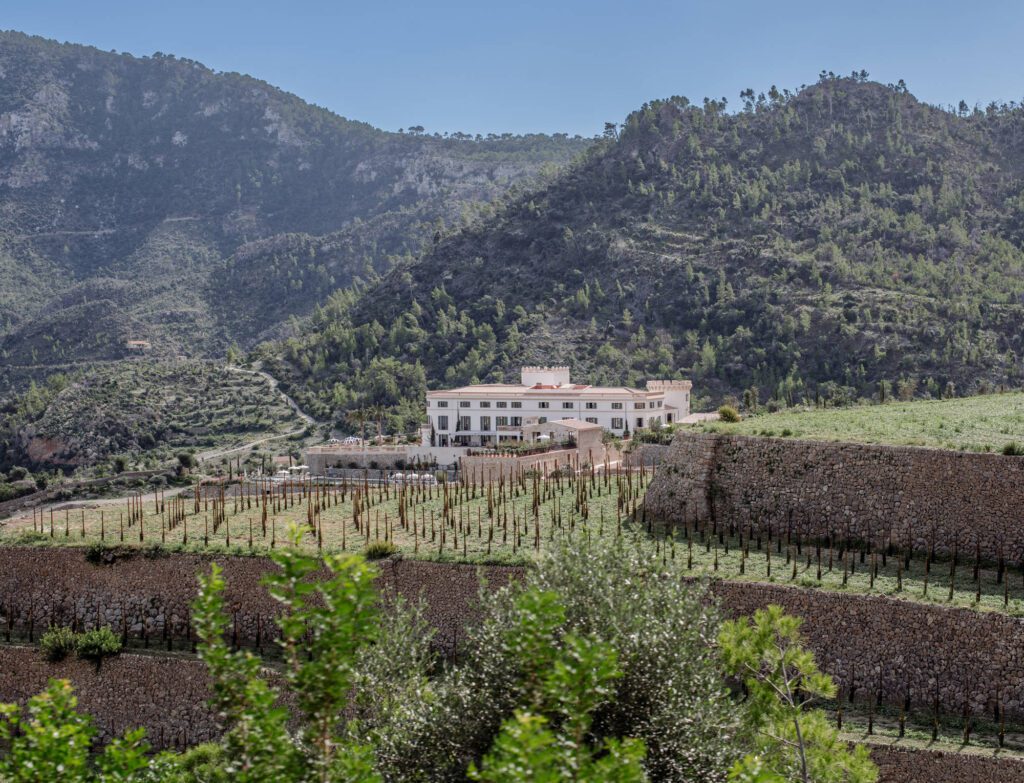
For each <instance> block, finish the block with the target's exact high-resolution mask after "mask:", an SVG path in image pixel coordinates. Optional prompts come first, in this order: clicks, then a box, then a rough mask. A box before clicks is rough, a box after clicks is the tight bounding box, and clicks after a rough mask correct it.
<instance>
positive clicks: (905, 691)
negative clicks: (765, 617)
mask: <svg viewBox="0 0 1024 783" xmlns="http://www.w3.org/2000/svg"><path fill="white" fill-rule="evenodd" d="M712 589H713V591H714V593H715V594H716V595H717V596H718V598H719V599H720V600H721V604H722V609H723V611H724V612H725V613H726V614H727V615H729V616H732V617H737V616H743V615H750V614H753V613H754V611H755V610H756V609H763V608H764V607H766V606H768V605H769V604H778V605H779V606H782V607H783V609H785V610H786V612H787V613H788V614H791V615H795V616H797V617H801V618H803V620H804V625H803V635H804V637H805V639H806V640H807V644H808V646H809V647H810V648H811V649H812V650H813V651H814V654H815V657H816V658H817V661H818V663H819V665H820V666H821V668H822V669H824V670H825V671H827V672H828V673H829V674H831V675H832V677H833V678H834V679H835V680H836V684H837V685H838V686H839V687H840V689H841V691H842V692H843V694H844V696H846V697H848V694H849V690H850V687H851V685H852V686H853V688H854V689H855V695H856V697H857V698H858V699H859V700H863V701H867V700H868V699H870V698H873V697H875V696H876V695H879V694H880V695H881V697H882V700H883V701H884V702H887V703H889V704H894V705H895V704H900V703H902V702H903V700H904V698H906V696H908V695H909V697H910V699H911V704H912V705H913V707H914V708H915V709H922V710H926V711H930V710H931V709H932V706H933V704H934V701H935V699H936V698H937V699H938V701H939V707H940V710H941V711H942V712H943V713H946V714H952V715H958V716H959V715H963V714H964V708H965V706H968V707H969V708H970V710H971V713H972V714H973V715H976V716H985V715H987V716H988V717H989V718H991V717H992V716H993V715H994V713H995V706H996V700H997V699H1001V700H1002V704H1003V708H1004V709H1005V710H1006V713H1007V715H1008V716H1012V717H1014V718H1015V719H1019V718H1022V717H1024V618H1019V617H1010V616H1009V615H1003V614H997V613H994V612H977V611H974V610H972V609H947V608H943V607H939V606H927V605H924V604H919V603H913V602H911V601H901V600H897V599H894V598H886V597H884V596H864V595H851V594H848V593H838V592H829V591H825V590H815V589H811V588H803V587H785V586H781V585H773V584H765V583H759V582H738V581H721V582H715V583H713V586H712Z"/></svg>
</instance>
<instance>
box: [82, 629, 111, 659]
mask: <svg viewBox="0 0 1024 783" xmlns="http://www.w3.org/2000/svg"><path fill="white" fill-rule="evenodd" d="M76 649H77V650H78V657H79V658H84V659H85V660H87V661H93V662H95V663H97V664H98V663H99V662H100V661H101V660H102V659H103V658H106V657H107V656H109V655H117V654H118V653H119V652H121V640H120V639H118V638H117V636H115V635H114V632H113V631H111V630H110V629H109V628H107V627H106V626H104V627H103V628H96V629H93V630H92V631H86V632H85V633H83V634H79V636H78V643H77V644H76Z"/></svg>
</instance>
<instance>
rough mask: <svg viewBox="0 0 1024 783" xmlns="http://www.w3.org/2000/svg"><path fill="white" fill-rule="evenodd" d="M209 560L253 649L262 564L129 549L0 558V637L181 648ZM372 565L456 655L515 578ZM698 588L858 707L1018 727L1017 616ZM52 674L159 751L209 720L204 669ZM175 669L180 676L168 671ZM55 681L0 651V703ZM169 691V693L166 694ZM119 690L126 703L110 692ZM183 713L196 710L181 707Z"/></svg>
mask: <svg viewBox="0 0 1024 783" xmlns="http://www.w3.org/2000/svg"><path fill="white" fill-rule="evenodd" d="M213 560H215V561H217V562H218V563H219V564H220V565H221V567H222V568H223V569H224V572H225V576H226V578H227V582H228V591H229V593H228V603H229V605H232V606H233V607H234V608H235V611H236V614H237V616H238V629H239V630H238V634H239V640H240V641H241V642H243V643H249V644H254V643H255V641H256V633H257V628H262V629H264V630H263V631H262V633H263V634H264V637H263V638H264V641H269V640H268V639H267V637H266V634H267V630H266V629H268V628H270V627H272V625H271V620H272V617H273V613H274V612H275V611H276V608H277V607H276V605H275V603H274V602H273V601H272V599H270V597H269V596H268V595H267V594H266V591H265V590H264V589H263V588H262V587H261V586H260V584H259V579H260V576H261V575H262V574H263V573H264V572H265V571H266V570H267V569H268V568H271V567H273V566H272V564H271V563H270V562H269V561H268V560H267V559H265V558H257V557H227V556H217V557H209V556H200V555H192V554H188V555H185V554H175V555H169V556H164V557H159V558H146V557H144V556H143V555H141V554H138V553H131V554H130V555H127V554H126V555H125V556H123V557H120V558H117V559H115V560H114V562H113V563H110V564H106V565H94V564H91V563H88V562H87V561H86V560H85V556H84V551H83V550H80V549H69V548H68V549H65V548H54V549H48V548H30V547H24V548H21V547H9V548H0V637H2V635H3V633H4V632H5V631H6V630H7V628H8V625H7V619H6V618H7V616H8V615H7V613H9V612H10V609H9V607H11V606H13V607H14V610H15V611H14V613H11V616H12V617H14V618H15V623H14V625H13V628H14V631H15V635H16V636H19V637H20V636H22V635H23V634H22V633H20V631H23V630H26V626H25V625H24V623H25V615H24V614H23V612H24V607H25V606H26V604H25V603H24V602H25V600H26V599H28V597H30V596H32V597H34V600H35V606H36V607H37V610H38V612H39V613H38V614H37V615H35V623H36V625H35V629H36V634H38V633H39V632H40V631H41V630H42V629H44V628H45V625H46V622H47V619H48V616H47V615H46V614H45V612H44V609H46V610H48V611H51V612H55V614H54V619H55V620H56V621H57V622H68V618H67V617H66V616H62V615H61V614H60V612H61V611H62V607H64V608H66V609H68V610H70V609H72V608H73V607H74V608H77V611H79V612H80V613H82V614H80V615H79V617H78V620H77V621H76V622H77V624H78V625H79V627H82V626H85V627H90V626H91V624H92V622H93V620H91V619H89V618H92V617H94V615H90V614H88V613H89V612H90V611H91V607H95V606H99V607H100V611H101V613H102V614H103V616H104V617H107V614H106V613H107V611H111V612H113V614H112V615H111V616H112V617H113V618H115V621H114V622H110V621H109V620H108V622H109V624H111V625H112V626H113V627H115V628H117V627H118V623H117V621H116V618H117V617H118V615H117V612H118V611H122V612H127V614H128V616H129V619H130V621H131V622H132V624H133V625H134V624H135V623H137V622H141V623H143V624H144V625H146V626H147V627H148V628H149V631H148V633H149V638H150V639H151V640H152V644H153V647H155V648H157V647H159V646H160V642H159V641H156V640H161V641H162V639H163V634H162V626H161V624H162V623H164V622H169V623H170V624H171V627H172V628H174V627H177V628H178V629H179V630H178V631H176V632H174V631H172V633H176V634H177V636H176V637H175V638H176V639H178V641H179V642H180V641H181V640H182V639H183V638H185V639H187V634H188V630H187V628H185V626H184V622H185V621H186V620H187V616H188V615H187V607H188V604H189V602H190V601H191V600H192V598H193V596H194V595H195V590H196V588H195V575H196V574H197V573H199V572H200V571H205V570H207V569H208V568H209V565H210V562H211V561H213ZM378 565H379V567H380V570H381V574H380V577H379V585H380V587H381V589H382V590H383V591H384V593H385V595H387V596H395V595H401V596H404V597H406V598H409V599H413V600H415V599H418V598H420V597H422V598H423V599H424V601H425V604H426V615H427V619H428V621H429V622H431V623H432V624H433V625H434V627H435V628H436V629H437V641H438V645H439V647H440V648H441V649H442V651H444V652H452V651H457V649H458V646H459V644H460V639H462V638H464V634H465V626H466V625H467V624H468V623H470V622H473V621H474V620H475V619H477V618H478V617H479V614H480V609H479V602H478V596H479V590H480V587H479V577H480V576H481V575H482V576H483V577H484V578H485V579H486V581H487V583H488V586H489V587H490V588H491V589H493V588H497V587H501V586H503V585H505V584H508V583H509V581H511V580H513V579H518V578H521V576H522V574H523V569H521V568H513V567H500V566H488V567H476V566H472V565H462V564H454V563H430V562H422V561H412V560H388V561H383V562H382V563H379V564H378ZM712 589H713V591H714V593H715V594H716V596H717V597H718V598H719V599H720V600H721V603H722V606H723V610H724V612H725V613H726V614H728V615H730V616H739V615H745V614H750V613H752V612H753V611H754V610H755V609H757V608H761V607H764V606H766V605H768V604H770V603H775V604H779V605H781V606H783V607H784V608H785V609H786V611H787V612H789V613H791V614H794V615H797V616H800V617H802V618H804V620H805V623H804V627H803V632H804V635H805V637H806V639H807V642H808V645H809V646H810V647H811V649H813V650H814V652H815V654H816V656H817V658H818V660H819V662H820V664H821V666H822V668H823V669H824V670H825V671H827V672H829V673H830V674H831V675H832V676H833V677H835V679H836V680H837V682H838V684H839V685H840V686H841V688H842V689H843V692H844V694H847V695H848V693H849V689H850V687H851V685H852V686H853V688H854V690H855V694H856V696H857V697H858V698H859V699H868V698H872V697H874V696H876V695H877V693H878V692H879V690H880V692H881V696H882V699H883V700H884V701H886V702H888V703H892V704H898V703H901V702H902V701H903V699H904V698H905V696H906V695H907V694H908V690H909V696H910V698H911V701H912V704H913V705H915V707H916V708H917V709H921V710H925V711H928V710H930V709H931V708H932V705H933V701H934V699H935V698H936V696H937V697H938V699H939V705H940V708H941V710H942V711H943V712H944V713H945V714H947V715H950V714H952V715H956V716H960V715H962V714H963V711H964V706H965V705H967V706H969V708H970V710H971V712H972V714H974V715H977V716H979V717H981V716H986V715H987V716H992V715H993V713H994V709H995V702H996V699H997V698H998V699H1000V700H1001V701H1002V703H1003V706H1004V708H1005V709H1006V711H1007V714H1008V715H1009V716H1010V717H1011V718H1014V719H1017V720H1019V719H1021V718H1024V618H1015V617H1010V616H1007V615H1001V614H996V613H982V612H976V611H973V610H970V609H950V608H943V607H939V606H927V605H923V604H918V603H912V602H910V601H902V600H897V599H893V598H886V597H881V596H877V597H871V596H858V595H850V594H842V593H834V592H827V591H822V590H814V589H809V588H801V587H788V586H781V585H773V584H764V583H755V582H736V581H727V582H717V583H714V584H713V588H712ZM50 607H54V608H52V609H51V608H50ZM138 618H141V619H138ZM257 618H260V619H259V620H257ZM175 623H179V624H180V625H177V626H175ZM257 623H259V625H258V624H257ZM137 638H138V637H135V636H133V639H135V640H136V641H137ZM178 648H179V649H181V645H180V644H179V646H178ZM12 650H13V651H12ZM61 666H67V667H70V668H69V672H70V675H74V676H72V680H73V681H75V683H76V686H77V685H78V683H79V681H81V682H82V683H84V684H85V686H86V687H88V688H92V689H93V690H92V691H91V692H90V695H89V696H88V699H83V709H85V710H86V711H88V712H90V713H92V714H96V715H97V716H98V717H102V718H103V721H105V723H104V726H106V727H107V729H108V730H109V731H112V732H114V733H116V732H118V731H121V730H123V728H124V727H125V726H126V725H128V723H129V722H131V721H132V720H135V721H137V722H140V723H143V724H144V725H146V726H147V728H150V729H151V733H152V731H153V730H155V731H159V730H160V728H161V726H162V727H163V730H164V731H165V734H166V735H167V737H169V739H167V740H166V742H168V743H173V742H176V741H178V740H177V739H175V738H174V737H172V736H171V735H172V734H173V732H172V729H174V730H176V731H177V730H180V729H181V728H182V727H185V728H186V729H187V732H186V733H187V734H188V736H189V738H190V739H189V741H190V742H192V741H200V740H202V739H203V738H206V737H208V736H211V732H212V731H213V729H212V728H210V727H211V726H212V723H209V722H208V721H206V718H204V717H203V716H204V714H205V713H204V712H203V710H202V709H199V707H200V706H201V705H202V704H203V703H204V700H205V698H206V696H205V690H204V689H205V687H206V686H205V680H204V679H203V677H204V673H203V670H202V667H201V666H200V665H199V664H198V663H197V662H196V661H195V660H194V659H191V658H189V657H188V656H186V655H180V654H179V655H176V656H173V657H164V658H159V657H155V656H139V655H123V656H121V657H120V658H118V659H112V660H110V661H107V662H104V664H103V667H102V672H103V674H102V676H103V677H106V676H107V674H109V675H110V681H111V683H112V684H111V685H110V688H111V689H112V694H113V695H110V696H105V695H104V693H105V691H104V690H103V685H102V680H99V679H96V675H95V673H94V672H93V670H92V669H91V667H89V666H87V665H86V664H84V663H81V662H73V661H69V662H67V663H65V664H62V665H61ZM175 666H179V667H184V668H181V669H180V670H176V669H175ZM62 671H63V669H61V668H59V667H56V668H55V666H54V665H51V664H47V663H45V662H43V661H42V659H41V658H40V657H39V655H38V652H37V651H36V650H33V649H29V650H27V651H26V650H24V649H21V650H18V649H17V648H2V654H0V701H10V700H16V699H21V698H24V697H25V696H27V695H29V694H30V693H33V692H37V691H38V690H40V689H41V688H42V686H43V685H45V681H46V678H47V676H70V675H65V674H61V672H62ZM168 683H170V684H171V685H170V686H168ZM178 684H181V688H180V691H181V692H180V693H179V692H177V691H175V689H176V688H178ZM171 691H175V692H173V693H171ZM125 692H127V693H128V694H129V695H128V696H124V695H123V694H124V693H125ZM168 694H170V695H168ZM179 697H180V702H181V704H182V705H185V706H184V707H182V708H181V709H178V707H175V706H173V705H176V704H177V703H178V702H177V701H174V700H175V699H178V698H179ZM168 699H170V701H167V700H168ZM161 701H164V702H166V703H167V704H169V705H172V706H171V707H168V708H167V709H166V710H165V709H162V708H159V707H157V708H156V711H155V712H153V716H154V717H147V716H149V715H150V713H149V712H147V711H146V710H147V709H148V708H144V707H137V706H136V703H137V702H138V703H140V704H141V703H146V704H150V705H159V703H160V702H161ZM121 704H126V705H129V707H130V709H131V711H130V712H128V713H127V715H126V714H125V713H124V712H123V711H121V712H119V711H118V710H120V709H121V706H120V705H121ZM192 707H195V708H196V711H189V710H191V709H192ZM126 709H127V708H126ZM168 710H169V714H170V715H172V716H176V717H174V719H173V720H171V719H170V718H168V719H167V720H166V721H165V722H161V720H162V718H161V714H162V713H163V712H167V711H168ZM182 710H185V711H184V712H183V711H182ZM133 715H138V716H140V717H138V718H133V717H132V716H133ZM179 733H180V732H179ZM175 736H176V735H175ZM971 779H972V778H967V780H971ZM994 779H997V778H994Z"/></svg>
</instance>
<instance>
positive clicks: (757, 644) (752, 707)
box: [718, 605, 878, 783]
mask: <svg viewBox="0 0 1024 783" xmlns="http://www.w3.org/2000/svg"><path fill="white" fill-rule="evenodd" d="M800 623H801V621H800V620H799V619H798V618H795V617H790V616H788V615H786V614H785V613H784V611H783V609H782V607H779V606H775V605H772V606H769V607H768V608H767V609H759V610H757V611H756V612H755V613H754V616H753V617H752V618H742V619H739V620H734V621H730V622H727V623H725V624H724V625H723V626H722V630H721V632H720V634H719V637H718V641H719V645H720V646H721V649H722V658H723V661H724V663H725V666H726V670H727V671H728V672H729V673H730V674H732V675H733V676H735V677H738V678H740V679H741V680H742V681H743V684H744V686H745V689H746V693H747V694H748V698H747V702H748V704H749V711H748V720H749V729H750V732H751V737H752V741H753V743H754V745H755V747H757V749H758V753H759V754H760V756H761V758H762V760H763V761H764V764H765V765H766V767H767V768H768V769H770V770H771V771H772V772H774V773H775V774H777V775H780V776H782V778H783V779H785V780H798V781H802V783H873V782H874V781H875V780H876V779H877V776H878V770H877V769H876V767H875V765H874V764H873V763H872V762H871V760H870V759H869V757H868V753H867V750H866V749H865V748H864V747H861V746H858V747H856V748H855V749H853V750H852V751H851V750H850V749H849V746H848V745H847V743H846V742H845V741H844V740H842V739H840V737H839V732H838V731H837V730H836V729H835V728H834V727H833V726H832V725H831V724H830V722H829V720H828V718H827V716H826V715H825V714H824V713H823V712H822V711H820V710H816V709H808V708H809V707H810V706H811V705H812V704H813V703H814V700H815V699H822V698H825V699H831V698H834V697H835V695H836V686H835V683H833V682H832V678H831V677H829V676H828V675H827V674H824V673H823V672H821V671H820V670H819V669H818V666H817V664H816V663H815V661H814V654H813V653H811V652H810V651H808V650H806V649H805V648H804V647H803V646H802V642H801V638H800ZM733 774H734V775H735V774H741V773H736V772H734V773H733ZM741 779H742V778H741Z"/></svg>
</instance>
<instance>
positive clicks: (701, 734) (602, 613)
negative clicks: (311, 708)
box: [378, 540, 741, 783]
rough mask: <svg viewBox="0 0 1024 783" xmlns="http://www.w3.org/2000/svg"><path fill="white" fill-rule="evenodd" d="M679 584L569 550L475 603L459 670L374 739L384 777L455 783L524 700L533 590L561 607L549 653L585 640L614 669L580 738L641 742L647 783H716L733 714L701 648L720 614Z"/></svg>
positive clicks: (608, 556) (700, 593)
mask: <svg viewBox="0 0 1024 783" xmlns="http://www.w3.org/2000/svg"><path fill="white" fill-rule="evenodd" d="M683 576H684V574H683V572H682V571H680V570H678V569H677V568H676V566H675V565H666V566H662V565H661V563H660V558H657V557H655V556H654V553H653V552H652V551H648V550H646V548H643V549H640V548H638V547H637V546H636V545H635V544H634V543H632V542H626V541H625V540H623V541H622V542H621V543H619V544H617V545H615V546H611V545H608V544H607V543H605V542H594V543H593V544H587V543H585V542H582V543H576V544H574V545H572V546H571V547H567V548H565V549H564V550H559V551H556V552H553V553H551V554H550V555H548V556H545V557H544V558H543V559H542V560H541V561H540V562H539V564H538V565H537V567H536V568H534V569H531V570H530V571H529V572H528V574H527V576H526V578H525V580H523V583H521V584H516V585H512V586H510V587H508V588H504V589H502V590H500V591H498V592H497V593H495V594H494V595H491V596H486V597H485V598H484V603H485V619H484V621H483V623H482V624H481V625H479V626H477V627H475V628H473V629H468V631H467V638H466V639H465V641H462V640H460V642H459V665H458V666H456V667H454V668H453V669H452V670H451V671H450V672H449V673H448V674H446V675H445V676H443V677H442V678H440V679H439V680H438V681H437V682H436V685H435V692H434V693H435V695H434V696H433V697H432V698H431V699H430V700H423V701H420V702H418V703H417V702H414V701H412V700H410V702H409V704H408V711H409V713H410V714H409V715H407V716H406V719H405V721H403V725H401V726H400V727H398V729H399V730H398V731H393V730H392V731H384V732H382V734H381V746H379V748H378V753H379V756H378V758H380V759H382V760H387V761H386V767H387V774H385V777H386V778H388V779H396V780H462V779H464V770H465V760H466V759H467V758H481V757H482V756H483V755H484V754H485V753H486V752H487V750H488V749H489V748H490V747H491V746H492V744H493V743H494V740H495V737H496V736H497V735H498V732H499V731H500V729H501V727H502V724H503V722H505V721H507V720H508V719H509V718H510V717H512V715H513V714H514V713H515V712H516V711H517V710H519V709H521V705H522V704H523V703H524V702H525V703H530V699H529V695H530V687H531V686H530V676H529V675H530V673H529V672H528V671H527V670H526V669H524V666H523V661H524V658H525V659H527V660H528V659H529V656H524V655H523V651H524V649H525V648H524V647H523V644H526V642H525V641H524V640H523V639H521V638H516V636H515V635H513V634H512V633H511V631H512V629H515V628H517V627H521V626H522V624H523V623H524V621H529V617H527V616H524V614H523V611H522V606H521V605H520V603H519V601H518V598H519V596H520V595H521V594H522V592H523V591H524V590H539V591H542V592H544V593H548V594H553V595H556V596H557V597H558V601H559V603H560V604H561V606H562V607H563V611H564V620H563V621H562V622H561V623H559V624H558V627H557V628H556V629H555V630H554V633H555V634H556V644H561V643H563V642H564V641H565V639H566V637H567V636H568V635H581V636H586V637H587V638H589V639H593V640H594V641H596V642H599V643H601V644H605V645H608V646H609V648H610V649H612V650H614V652H615V655H616V658H617V661H618V663H619V666H620V669H621V673H620V676H619V677H618V678H617V680H616V681H615V684H614V686H613V687H612V691H613V692H612V693H611V694H610V696H609V697H608V699H607V701H605V702H604V703H603V704H602V705H601V706H600V708H599V709H598V710H597V711H596V712H595V713H594V720H593V724H592V728H591V735H590V736H588V740H589V741H592V742H594V743H600V742H602V741H609V740H615V739H620V740H621V739H625V738H627V737H635V738H637V739H640V740H642V741H643V742H644V743H645V744H646V746H647V748H648V753H647V758H646V761H645V763H644V766H645V767H646V769H647V773H648V775H649V776H650V779H651V780H659V781H671V782H673V783H684V782H686V783H689V782H691V781H697V780H699V781H705V782H707V783H718V782H719V781H724V779H725V770H727V769H728V767H729V765H730V764H731V763H732V762H733V761H734V760H735V759H736V758H737V757H738V755H740V754H739V750H738V746H739V741H738V739H737V733H738V731H739V728H740V709H741V708H739V707H737V706H736V705H735V704H734V703H733V702H732V700H731V699H730V697H729V694H728V691H727V689H726V688H725V686H724V683H723V678H722V674H721V669H720V665H719V661H718V654H717V652H716V650H715V648H714V647H713V645H712V644H710V643H709V640H711V639H714V638H715V637H716V635H717V630H718V618H717V612H716V611H715V609H714V608H713V607H711V606H709V605H707V603H705V599H706V592H705V591H704V590H703V589H702V588H701V587H700V586H699V585H692V586H687V585H685V584H682V577H683ZM558 638H560V639H561V640H562V642H558V641H557V639H558Z"/></svg>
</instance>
